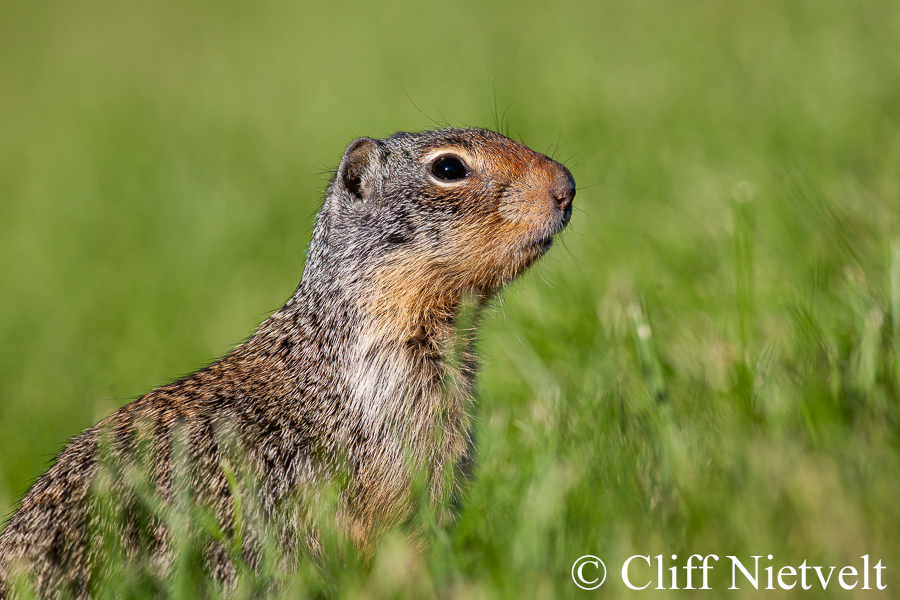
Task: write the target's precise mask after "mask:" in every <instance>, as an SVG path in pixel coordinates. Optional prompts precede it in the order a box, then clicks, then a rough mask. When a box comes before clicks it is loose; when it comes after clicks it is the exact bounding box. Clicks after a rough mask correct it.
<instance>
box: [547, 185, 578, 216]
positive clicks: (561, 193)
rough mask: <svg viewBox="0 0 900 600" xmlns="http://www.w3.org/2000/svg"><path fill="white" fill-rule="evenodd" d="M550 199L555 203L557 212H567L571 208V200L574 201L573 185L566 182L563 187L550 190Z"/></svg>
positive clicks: (559, 186)
mask: <svg viewBox="0 0 900 600" xmlns="http://www.w3.org/2000/svg"><path fill="white" fill-rule="evenodd" d="M550 197H551V198H553V199H554V200H555V201H556V205H557V206H558V207H559V210H561V211H566V210H568V209H569V207H570V206H572V200H574V199H575V185H574V183H573V182H568V181H567V182H566V183H565V184H564V185H558V186H556V187H554V188H553V189H551V190H550Z"/></svg>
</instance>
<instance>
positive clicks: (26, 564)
mask: <svg viewBox="0 0 900 600" xmlns="http://www.w3.org/2000/svg"><path fill="white" fill-rule="evenodd" d="M574 196H575V182H574V179H573V178H572V175H571V174H570V173H569V171H568V169H566V168H565V167H564V166H562V165H560V164H559V163H557V162H555V161H554V160H552V159H550V158H548V157H547V156H545V155H543V154H539V153H536V152H533V151H532V150H530V149H529V148H527V147H526V146H524V145H522V144H520V143H518V142H516V141H513V140H510V139H508V138H506V137H504V136H502V135H500V134H498V133H495V132H492V131H488V130H483V129H443V130H436V131H426V132H422V133H414V134H411V133H397V134H395V135H392V136H390V137H388V138H385V139H381V140H377V139H371V138H360V139H358V140H356V141H354V142H353V143H351V144H350V146H348V148H347V150H346V152H345V153H344V156H343V158H342V159H341V163H340V166H339V167H338V169H337V172H336V173H335V176H334V179H333V181H332V182H331V184H330V186H329V188H328V190H327V193H326V197H325V201H324V204H323V206H322V208H321V211H320V212H319V214H318V217H317V219H316V225H315V230H314V232H313V236H312V241H311V243H310V246H309V251H308V255H307V260H306V266H305V269H304V272H303V277H302V279H301V282H300V285H299V286H298V288H297V290H296V292H295V293H294V294H293V296H292V297H291V298H290V299H289V300H288V301H287V303H286V304H285V305H284V307H283V308H281V309H280V310H279V311H278V312H276V313H275V314H274V315H272V316H271V317H270V318H269V319H267V320H266V321H265V322H264V323H263V324H262V325H261V326H260V327H259V329H258V330H257V331H256V333H254V334H253V336H251V337H250V338H249V339H248V340H247V341H246V342H245V343H243V344H241V345H240V346H238V347H237V348H236V349H235V350H234V351H233V352H232V353H230V354H229V355H227V356H226V357H224V358H222V359H221V360H219V361H217V362H215V363H213V364H212V365H210V366H208V367H206V368H204V369H202V370H200V371H198V372H196V373H194V374H193V375H190V376H188V377H185V378H183V379H181V380H179V381H176V382H174V383H171V384H169V385H166V386H163V387H161V388H158V389H156V390H153V391H152V392H150V393H148V394H146V395H144V396H142V397H141V398H139V399H137V400H135V401H134V402H132V403H131V404H128V405H127V406H125V407H124V408H122V409H120V410H118V411H116V412H114V413H113V414H112V415H110V416H109V417H107V418H106V419H104V420H103V421H101V422H100V423H98V424H97V425H95V426H94V427H91V428H90V429H88V430H86V431H84V432H83V433H82V434H80V435H79V436H77V437H75V438H74V439H73V440H71V441H70V442H69V444H68V445H67V446H66V448H65V449H64V450H63V452H62V453H61V454H60V455H59V457H58V458H57V460H56V462H55V464H53V466H51V467H50V469H49V470H48V471H47V472H46V473H45V474H44V475H43V476H42V477H41V478H40V479H38V480H37V481H36V482H35V483H34V485H33V486H32V487H31V489H30V490H29V492H28V493H27V495H26V496H25V498H24V500H23V501H22V505H21V507H20V508H19V510H18V512H16V513H15V514H14V515H13V516H12V518H11V519H10V520H9V522H8V524H7V526H6V527H5V529H4V530H3V531H2V534H0V597H2V596H5V595H7V594H9V591H8V589H7V588H6V586H8V584H9V583H8V581H6V580H8V578H9V577H10V572H11V570H12V569H13V568H15V569H17V570H18V569H22V570H24V572H25V573H26V574H27V575H28V576H29V577H30V578H32V579H33V583H34V585H35V586H36V588H37V590H38V591H39V593H40V595H41V596H51V597H52V596H55V595H57V594H58V593H59V591H60V590H61V589H62V590H64V592H65V593H68V594H72V595H74V596H76V597H89V596H90V585H89V584H90V579H91V573H92V560H93V559H92V556H93V555H92V552H91V549H90V543H89V540H88V538H89V537H90V536H89V535H88V533H87V530H88V527H87V525H86V522H87V520H88V519H89V518H90V516H89V514H88V513H89V510H88V507H87V506H88V504H89V502H90V498H91V496H92V494H91V485H92V482H93V481H94V480H95V479H96V478H97V476H98V475H97V474H98V472H99V471H100V469H101V466H102V465H103V464H106V463H104V462H103V460H101V458H100V456H99V455H100V454H101V452H100V448H101V447H105V446H103V444H104V440H108V442H109V444H108V448H109V460H111V461H113V463H115V462H116V461H118V462H121V463H128V462H129V461H133V460H134V458H133V456H134V454H135V450H134V448H135V446H136V444H137V442H136V441H135V440H136V439H137V438H142V436H143V439H145V440H149V446H150V449H151V451H152V456H153V457H154V458H153V459H152V464H151V465H150V468H149V469H148V470H149V471H150V472H149V473H148V476H149V478H150V480H151V481H152V483H153V485H154V486H155V488H156V489H157V491H158V492H159V494H160V496H161V497H162V498H163V499H168V498H171V496H172V494H173V489H172V488H173V483H172V481H173V474H172V471H173V459H172V455H173V447H174V446H175V442H176V440H177V439H181V440H183V446H184V448H185V455H186V456H187V462H188V465H187V467H186V468H187V469H188V471H189V473H188V478H187V481H188V482H189V483H188V484H187V485H188V487H189V493H190V496H191V499H192V501H195V502H196V503H200V504H205V505H207V506H209V507H210V508H211V509H212V511H213V513H214V514H215V515H216V517H217V518H218V519H220V520H221V521H222V522H223V523H224V526H225V529H226V530H227V524H228V523H229V519H230V514H231V511H232V510H233V508H234V506H235V504H236V503H235V502H234V498H233V493H234V492H233V490H234V487H233V486H232V485H229V482H228V481H227V477H226V475H227V473H225V472H223V460H224V458H223V457H224V455H225V453H226V452H225V446H226V443H225V442H224V441H223V440H225V439H230V440H232V441H234V442H235V444H236V446H237V447H238V449H239V451H240V453H241V455H242V456H243V457H244V460H245V464H246V465H248V467H249V469H250V471H251V472H252V473H254V474H255V476H256V477H257V478H258V487H257V492H256V496H255V499H257V500H258V502H259V505H260V511H261V515H262V518H263V519H264V520H265V521H266V522H267V523H268V525H267V527H269V530H270V531H276V532H277V536H278V537H279V539H280V540H281V542H282V543H284V544H295V543H297V537H298V536H299V535H302V534H299V533H298V532H297V531H293V530H292V527H295V524H296V521H297V519H295V518H293V517H292V516H290V515H285V514H282V513H283V512H284V511H287V510H289V508H287V507H288V506H289V503H287V502H286V501H285V500H286V499H287V498H290V497H292V495H296V493H297V490H298V489H303V488H304V486H308V485H309V484H311V483H315V482H316V481H318V480H321V479H323V478H327V477H329V476H330V475H333V474H334V472H335V470H337V469H339V468H340V465H341V464H343V465H344V466H345V468H346V478H345V479H344V481H345V483H344V484H343V489H342V492H341V495H340V501H339V508H338V511H337V512H338V515H337V519H338V521H339V523H340V525H339V526H340V528H341V530H343V531H345V532H346V533H347V534H348V535H349V536H351V537H352V539H353V540H354V541H355V542H356V543H357V544H359V545H365V544H366V543H367V542H368V541H369V539H370V536H371V534H372V531H373V528H374V527H375V526H376V525H377V524H380V523H385V522H388V523H391V522H396V521H397V520H399V519H402V518H403V517H404V515H405V514H406V513H407V512H408V506H409V504H410V502H409V494H410V482H411V479H412V478H413V477H416V476H419V475H417V474H422V473H424V474H425V476H426V478H427V485H428V486H429V489H430V492H431V496H432V498H437V499H440V498H446V497H447V496H448V495H451V494H453V493H454V488H455V486H456V485H457V483H456V479H458V477H457V478H456V479H454V478H453V477H447V476H445V474H446V472H447V470H448V469H452V468H454V467H458V466H459V465H460V464H464V463H466V462H467V461H468V460H470V456H471V448H470V440H471V418H472V412H473V399H472V381H473V378H474V370H475V359H474V355H473V353H472V351H471V347H472V343H473V338H474V331H473V330H472V328H459V327H455V321H456V320H457V318H458V316H459V314H460V310H461V306H462V305H463V303H464V301H466V299H467V298H469V299H472V303H473V304H474V306H475V309H474V312H475V313H478V312H479V311H480V310H481V308H482V307H483V306H484V304H485V303H486V302H487V301H488V300H489V299H490V298H491V297H492V296H493V295H495V294H496V293H497V292H498V290H499V289H500V288H501V287H503V285H504V284H506V283H508V282H510V281H511V280H513V279H514V278H515V277H516V276H517V275H519V274H520V273H522V272H523V271H524V270H526V269H527V268H528V267H529V266H531V265H532V264H533V263H534V262H535V261H536V260H537V259H538V258H540V257H541V256H542V255H543V254H544V253H545V252H546V251H547V250H548V249H549V248H550V245H551V243H552V238H553V236H554V235H556V234H557V233H559V232H560V231H561V230H562V229H563V228H564V227H565V226H566V224H567V223H568V222H569V218H570V216H571V214H572V200H573V198H574ZM460 347H462V355H461V356H462V359H461V360H450V358H449V357H450V354H451V353H452V352H453V349H454V348H460ZM147 432H149V433H148V434H147ZM179 432H180V433H179ZM143 434H147V435H143ZM179 436H181V437H179ZM119 485H124V484H121V483H120V484H119ZM116 493H117V494H118V493H121V498H122V499H123V502H124V501H125V499H126V498H127V497H129V491H128V490H126V489H124V488H123V489H122V490H117V492H116ZM116 497H117V498H118V497H119V496H118V495H117V496H116ZM273 523H274V524H276V525H272V524H273ZM122 535H123V536H126V537H127V535H128V532H127V531H123V534H122ZM155 536H156V537H155V542H154V541H151V544H152V543H155V544H156V546H157V547H156V548H155V549H153V551H154V552H158V553H160V554H161V556H163V557H165V555H166V550H165V545H166V544H165V532H164V531H162V532H157V533H156V534H155ZM161 560H163V562H165V559H164V558H163V559H161ZM208 563H209V568H210V569H211V570H212V571H213V572H214V575H216V576H218V577H220V578H224V579H228V577H229V576H230V569H232V567H231V566H230V565H229V564H228V559H227V557H226V556H225V555H224V553H218V554H217V553H216V552H215V549H213V550H211V552H210V554H209V559H208ZM4 581H6V583H4ZM4 589H6V591H4Z"/></svg>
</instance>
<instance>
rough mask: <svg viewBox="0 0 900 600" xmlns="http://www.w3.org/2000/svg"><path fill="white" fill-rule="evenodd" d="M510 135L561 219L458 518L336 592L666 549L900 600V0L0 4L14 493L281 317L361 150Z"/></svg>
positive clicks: (498, 329)
mask: <svg viewBox="0 0 900 600" xmlns="http://www.w3.org/2000/svg"><path fill="white" fill-rule="evenodd" d="M500 120H505V121H506V122H508V124H509V125H508V129H507V131H508V133H509V134H510V135H512V136H513V137H516V138H520V139H522V140H523V141H524V142H526V143H527V144H529V145H530V146H531V147H533V148H535V149H537V150H540V151H545V152H551V153H555V155H556V156H557V157H558V158H559V159H560V160H563V161H564V162H565V163H566V164H567V165H568V166H569V167H570V169H571V170H572V172H573V174H574V176H575V179H576V181H577V182H578V186H579V191H578V196H577V198H576V201H575V206H576V212H575V215H574V216H573V219H572V224H571V226H570V228H569V230H568V231H567V233H566V234H565V235H564V236H563V237H562V239H561V240H560V241H559V243H558V244H557V245H556V247H555V248H554V250H553V251H552V252H551V254H550V255H549V256H548V257H547V258H545V259H544V260H543V261H542V262H541V263H540V264H539V265H538V266H537V267H536V268H535V269H533V270H532V271H531V273H529V274H527V275H525V276H524V277H522V278H521V280H520V281H518V282H517V283H516V284H515V285H513V286H512V288H511V289H509V290H507V292H506V293H505V294H504V295H503V298H502V301H501V302H499V303H497V306H496V308H495V309H494V310H493V311H492V313H491V314H490V315H489V317H488V319H487V320H486V322H485V324H484V328H483V335H482V339H483V342H482V345H481V347H482V355H483V357H484V367H483V369H482V372H481V376H480V382H479V389H480V398H481V417H482V418H481V420H480V421H479V425H478V434H479V438H480V440H481V442H480V447H481V456H480V458H479V467H478V473H477V474H478V479H477V481H476V482H475V483H474V484H473V486H472V489H471V492H470V497H469V500H468V502H467V505H466V506H467V508H466V509H465V510H464V512H463V513H462V514H461V515H460V517H459V519H458V522H457V525H456V526H455V527H453V528H451V529H450V530H449V531H448V532H447V533H446V535H445V536H443V537H441V536H438V537H439V539H438V540H437V541H436V542H435V549H434V550H433V551H432V552H431V553H430V554H427V555H426V556H424V557H416V556H406V555H404V556H402V557H401V558H397V556H395V554H396V553H395V554H390V553H388V554H385V556H386V558H384V559H383V560H381V559H380V558H376V560H375V561H374V562H373V564H372V565H371V566H370V568H369V569H367V570H364V572H360V573H356V574H351V575H347V577H349V578H350V579H347V580H346V581H345V582H344V584H343V585H338V589H339V590H342V591H340V592H339V593H338V595H340V594H341V593H346V594H347V595H348V597H354V596H355V597H362V596H365V595H370V596H373V597H381V596H394V595H399V596H403V595H409V596H413V597H415V596H418V595H420V594H421V595H426V596H427V595H439V596H441V597H444V598H447V597H460V598H467V597H517V598H524V597H534V598H552V597H561V596H562V597H568V596H576V595H579V594H584V593H585V592H581V590H578V589H577V588H575V586H574V584H573V582H572V581H571V579H570V574H569V569H570V568H571V565H572V562H573V561H574V560H575V559H576V558H577V557H579V556H581V555H583V554H588V553H590V554H596V555H598V556H601V557H603V558H604V560H606V564H607V567H609V568H610V578H609V579H608V580H607V583H606V584H605V585H604V587H603V588H602V590H601V591H602V593H603V594H604V595H606V596H607V597H617V596H619V595H621V596H631V595H634V592H631V591H630V590H628V589H627V588H625V587H624V585H623V584H622V582H621V580H620V578H619V576H618V569H619V568H620V565H621V563H622V561H623V560H624V559H625V558H627V557H628V556H630V555H632V554H643V555H653V556H655V555H657V554H660V553H662V554H666V555H670V554H677V555H679V556H680V557H685V556H687V555H688V554H691V553H699V554H704V555H705V554H710V553H713V554H717V555H719V556H720V557H721V558H722V561H720V562H719V564H718V565H717V566H718V568H717V570H716V573H717V576H718V577H723V578H724V577H725V574H726V573H727V572H728V571H729V568H728V566H727V563H726V562H724V561H725V559H724V556H725V555H726V554H737V555H739V556H740V557H746V558H747V561H751V560H752V559H750V558H749V557H750V556H752V555H763V556H765V555H767V554H773V555H774V556H775V558H774V560H773V561H772V563H769V562H766V561H765V560H763V564H764V565H768V564H775V565H776V570H777V568H778V566H780V565H783V564H784V565H786V564H792V565H794V566H795V567H796V566H797V565H799V564H800V563H801V561H803V560H808V561H810V564H820V565H837V566H838V568H840V567H841V566H843V565H844V564H855V565H857V567H858V568H859V567H860V566H861V561H860V558H859V557H860V556H861V555H863V554H870V555H871V556H872V557H873V562H874V561H875V560H878V559H881V560H883V561H884V564H885V565H887V571H886V575H885V578H886V581H887V583H888V585H889V590H890V589H894V590H897V589H898V587H900V577H898V573H900V538H898V535H897V532H898V528H900V502H898V500H897V499H898V498H900V454H898V450H900V436H898V433H900V406H898V392H900V245H897V244H898V243H900V242H898V240H900V3H897V2H896V1H894V0H884V1H871V2H856V1H851V0H846V1H844V0H819V1H811V0H810V1H806V2H804V1H788V2H782V1H774V0H772V1H770V0H762V1H756V2H743V3H738V2H719V1H715V2H714V1H699V2H691V3H685V2H675V1H672V0H637V1H628V2H625V1H621V2H584V1H582V2H578V1H568V2H567V1H562V2H556V3H547V2H528V1H524V2H523V1H521V0H520V1H516V2H512V1H510V2H490V3H488V2H473V1H460V2H454V3H430V4H424V3H416V2H403V1H396V0H395V1H391V2H384V3H368V2H345V1H336V2H329V3H321V4H312V3H291V2H278V1H263V2H255V3H244V2H221V1H220V2H211V1H204V0H191V1H188V2H171V1H166V0H163V1H159V2H152V3H146V2H145V3H125V2H103V1H92V0H88V1H84V2H65V3H62V2H56V3H46V2H20V1H17V0H7V1H5V2H4V3H3V6H2V8H0V287H2V294H0V510H4V511H5V510H6V509H7V507H10V508H11V507H13V505H14V504H15V503H16V502H17V500H18V499H19V498H20V496H21V495H22V494H23V493H24V492H25V490H26V489H27V487H28V485H29V484H30V482H31V481H32V480H33V479H34V478H35V477H37V476H38V475H39V474H40V473H41V472H42V471H43V469H44V468H46V466H47V465H48V464H49V461H50V460H51V459H52V457H53V456H54V455H55V454H56V453H57V452H58V451H59V450H60V449H61V446H62V444H63V442H64V440H66V439H68V438H69V437H71V436H73V435H75V434H77V433H78V432H79V431H81V430H82V429H83V428H85V427H88V426H89V425H91V424H93V423H94V422H95V421H96V420H98V419H99V418H101V417H102V416H104V415H105V414H107V413H108V412H110V411H111V410H113V409H115V408H116V407H118V406H120V405H123V404H125V403H126V402H128V401H129V399H132V398H134V397H136V396H138V395H140V394H142V393H144V392H146V391H148V390H149V389H151V388H153V387H155V386H157V385H160V384H162V383H165V382H168V381H170V380H171V379H173V378H175V377H177V376H179V375H182V374H185V373H187V372H190V371H192V370H194V369H196V368H198V367H200V366H202V365H204V364H207V363H208V362H210V361H212V360H214V359H215V358H216V357H218V356H221V355H223V354H225V353H227V352H228V351H229V350H230V349H231V348H232V347H233V346H234V345H235V344H237V343H239V342H240V341H242V340H243V339H244V338H245V337H246V336H248V335H249V334H250V333H251V332H252V331H253V329H254V327H255V326H256V325H257V324H258V323H259V322H260V321H262V320H263V319H264V318H265V317H266V316H267V315H268V314H269V313H270V312H271V311H273V310H275V309H277V308H278V307H279V306H280V305H281V303H282V302H283V301H284V300H285V299H287V298H288V296H289V295H290V294H291V293H292V291H293V290H294V288H295V286H296V284H297V282H298V281H299V277H300V273H301V271H302V267H303V259H304V249H305V246H306V244H307V242H308V240H309V237H310V232H311V227H312V223H313V215H314V213H315V211H316V209H317V206H318V204H319V202H320V200H321V192H322V190H323V188H324V187H325V186H326V185H327V182H328V177H329V174H328V171H329V169H332V168H334V167H335V166H336V165H337V163H338V161H339V159H340V156H341V153H342V152H343V149H344V148H345V147H346V145H347V144H348V143H349V142H350V141H351V140H353V139H354V138H356V137H359V136H363V135H366V136H375V137H380V136H385V135H389V134H391V133H393V132H395V131H398V130H420V129H424V128H428V127H434V126H436V125H437V124H439V123H449V124H450V125H453V126H466V125H479V126H489V127H494V126H495V123H497V122H498V121H500ZM892 244H893V250H892ZM392 552H393V551H392ZM679 560H681V559H679ZM671 564H684V563H683V562H678V563H674V562H673V563H671ZM745 564H746V563H745ZM397 565H401V566H402V567H403V568H404V569H406V571H405V572H406V573H407V574H409V573H410V572H412V573H413V575H409V576H401V577H396V576H393V575H390V574H389V573H393V571H392V569H394V568H395V567H396V566H397ZM410 565H412V566H410ZM666 566H667V567H668V566H671V565H670V564H667V565H666ZM761 568H762V567H761ZM826 570H827V569H826ZM635 572H636V573H637V572H638V571H635ZM649 573H650V571H647V574H648V575H647V576H648V577H649ZM717 581H719V580H717ZM423 582H425V583H424V584H423ZM339 583H340V582H339ZM654 585H655V583H654ZM681 585H683V583H682V584H681ZM695 585H696V584H695ZM873 585H874V584H873ZM406 586H408V587H406ZM652 587H654V586H650V588H652ZM715 587H717V588H718V589H724V588H725V587H727V584H726V583H724V579H722V580H720V581H719V583H718V584H717V585H716V586H715ZM761 587H762V586H761ZM798 587H799V586H798ZM650 588H648V590H647V591H645V592H644V593H653V592H650ZM745 588H749V586H744V588H742V590H741V591H740V592H738V591H732V592H728V594H729V597H742V595H743V594H744V593H745V592H747V593H748V595H754V594H756V593H757V592H755V591H754V590H752V588H750V589H749V592H748V590H747V589H745ZM815 589H818V588H814V590H815ZM346 590H349V591H346ZM858 592H859V590H857V591H856V592H845V591H844V590H842V589H841V588H840V587H838V585H837V583H836V581H832V582H831V583H830V585H829V588H828V590H827V592H822V590H821V589H819V591H818V592H813V593H814V594H815V597H831V596H832V595H833V596H834V597H853V594H855V593H858ZM595 593H599V592H595ZM657 593H659V592H657ZM681 593H682V594H684V595H685V596H688V595H690V594H691V593H692V592H688V591H685V592H681ZM693 593H696V592H693ZM767 593H770V594H775V595H776V596H777V595H778V592H767ZM799 593H800V592H799V591H798V589H796V588H795V589H794V590H793V592H789V593H788V592H785V593H784V595H785V596H787V595H791V594H793V595H798V594H799ZM884 593H888V594H891V592H889V591H888V592H884ZM893 594H896V591H895V592H893ZM579 597H581V596H580V595H579Z"/></svg>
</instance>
